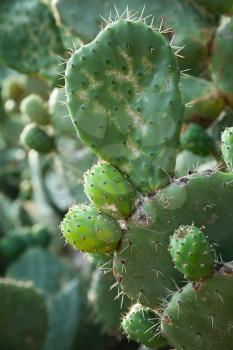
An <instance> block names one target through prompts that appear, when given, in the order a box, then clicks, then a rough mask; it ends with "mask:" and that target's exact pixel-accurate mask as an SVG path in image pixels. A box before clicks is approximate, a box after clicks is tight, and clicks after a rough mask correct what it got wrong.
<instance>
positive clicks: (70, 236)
mask: <svg viewBox="0 0 233 350" xmlns="http://www.w3.org/2000/svg"><path fill="white" fill-rule="evenodd" d="M61 230H62V233H63V235H64V237H65V239H66V241H67V242H68V243H70V244H72V245H73V246H75V247H76V248H78V249H80V250H81V251H84V252H88V253H108V252H111V251H113V250H115V249H116V247H117V245H118V243H119V240H120V238H121V228H120V226H119V225H118V223H117V221H115V220H114V219H112V218H110V217H109V216H108V215H106V214H103V213H101V212H100V211H98V210H97V209H95V208H93V207H87V206H77V205H76V206H73V207H72V208H70V210H69V211H68V213H67V214H66V216H65V218H64V219H63V221H62V223H61Z"/></svg>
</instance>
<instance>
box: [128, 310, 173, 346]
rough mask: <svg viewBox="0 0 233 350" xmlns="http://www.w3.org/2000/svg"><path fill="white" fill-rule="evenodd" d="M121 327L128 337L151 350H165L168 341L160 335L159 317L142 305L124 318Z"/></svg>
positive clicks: (130, 311)
mask: <svg viewBox="0 0 233 350" xmlns="http://www.w3.org/2000/svg"><path fill="white" fill-rule="evenodd" d="M121 326H122V328H123V330H124V332H125V333H126V335H127V336H128V337H129V338H130V339H132V340H134V341H136V342H138V343H141V344H143V345H146V346H148V347H150V348H156V349H163V348H165V347H166V346H167V341H166V339H165V338H164V337H163V336H162V335H161V334H160V333H159V331H158V328H159V316H158V315H157V314H156V313H155V312H154V311H152V310H151V309H149V308H146V307H143V306H142V305H141V304H135V305H133V306H132V307H131V309H130V310H129V312H128V313H127V314H126V315H125V316H124V318H123V320H122V322H121Z"/></svg>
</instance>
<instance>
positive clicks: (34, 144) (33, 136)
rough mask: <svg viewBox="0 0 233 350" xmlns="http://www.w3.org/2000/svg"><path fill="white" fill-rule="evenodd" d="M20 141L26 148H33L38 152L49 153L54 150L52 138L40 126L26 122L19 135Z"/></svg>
mask: <svg viewBox="0 0 233 350" xmlns="http://www.w3.org/2000/svg"><path fill="white" fill-rule="evenodd" d="M20 142H21V144H22V145H24V146H25V147H26V148H27V149H34V150H35V151H37V152H38V153H45V154H46V153H49V152H51V151H53V150H54V140H53V138H52V137H51V136H50V135H49V134H48V133H47V132H46V131H45V130H44V129H42V128H41V127H39V126H36V125H35V124H28V125H27V126H25V128H24V129H23V131H22V133H21V135H20Z"/></svg>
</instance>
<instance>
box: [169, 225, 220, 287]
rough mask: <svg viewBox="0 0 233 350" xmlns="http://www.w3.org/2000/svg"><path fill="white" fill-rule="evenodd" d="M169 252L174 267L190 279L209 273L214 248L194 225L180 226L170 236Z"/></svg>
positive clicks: (199, 277) (200, 277)
mask: <svg viewBox="0 0 233 350" xmlns="http://www.w3.org/2000/svg"><path fill="white" fill-rule="evenodd" d="M169 249H170V253H171V257H172V259H173V262H174V264H175V267H176V268H177V269H178V270H179V271H180V272H181V273H183V274H184V277H185V278H186V279H188V280H190V281H196V280H200V279H202V278H203V277H207V276H209V275H211V273H212V272H213V269H214V250H212V247H211V245H210V243H209V242H208V238H207V237H206V235H205V234H204V233H203V232H202V231H201V230H199V229H198V228H197V227H195V226H194V225H192V226H180V227H179V228H178V229H177V230H176V231H175V232H174V234H173V235H172V236H171V238H170V247H169Z"/></svg>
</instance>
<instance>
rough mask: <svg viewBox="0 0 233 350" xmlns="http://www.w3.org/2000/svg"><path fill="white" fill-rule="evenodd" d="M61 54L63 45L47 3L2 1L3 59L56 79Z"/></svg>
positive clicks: (0, 38)
mask: <svg viewBox="0 0 233 350" xmlns="http://www.w3.org/2000/svg"><path fill="white" fill-rule="evenodd" d="M9 23H11V25H9ZM58 55H60V56H61V55H63V47H62V43H61V39H60V36H59V31H58V29H57V27H56V24H55V20H54V18H53V16H52V14H51V12H50V10H49V8H48V6H46V5H45V4H43V3H42V2H41V1H40V0H31V1H30V3H29V2H28V1H27V0H21V1H20V3H19V2H18V1H17V0H12V1H7V0H3V1H1V4H0V60H1V61H2V62H3V63H4V64H6V65H7V66H9V67H11V68H14V69H16V70H17V71H19V72H22V73H26V74H37V73H39V74H40V75H41V76H44V77H46V78H50V79H57V73H58V68H57V67H58V63H59V58H58Z"/></svg>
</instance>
